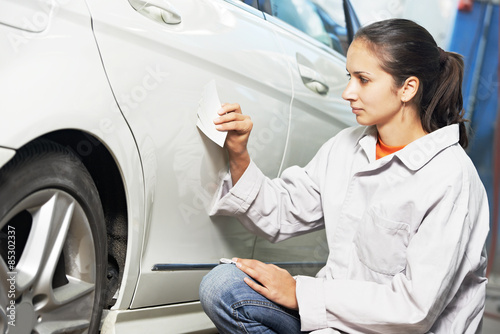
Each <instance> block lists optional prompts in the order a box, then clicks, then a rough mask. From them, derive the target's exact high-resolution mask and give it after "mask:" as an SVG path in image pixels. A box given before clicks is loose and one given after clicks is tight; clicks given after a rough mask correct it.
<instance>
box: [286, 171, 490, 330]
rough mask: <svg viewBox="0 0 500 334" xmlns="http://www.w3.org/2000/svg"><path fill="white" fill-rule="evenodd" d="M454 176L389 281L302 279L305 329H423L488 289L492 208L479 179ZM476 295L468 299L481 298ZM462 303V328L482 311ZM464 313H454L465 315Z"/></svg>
mask: <svg viewBox="0 0 500 334" xmlns="http://www.w3.org/2000/svg"><path fill="white" fill-rule="evenodd" d="M470 181H471V180H469V179H467V177H463V178H459V179H456V183H455V186H450V187H448V188H447V190H446V191H445V193H444V194H443V197H442V198H441V199H440V200H439V202H438V203H435V206H433V207H431V208H430V210H429V212H428V214H427V216H426V217H425V219H424V220H423V221H422V223H421V225H420V227H419V229H418V231H417V233H416V234H415V235H414V236H413V238H412V239H411V240H410V241H409V244H408V247H407V266H406V271H404V272H401V273H398V274H396V275H395V276H394V277H393V279H392V281H391V283H390V284H378V283H374V282H369V281H356V280H342V279H324V278H313V277H304V276H299V277H297V288H296V291H297V299H298V303H299V311H300V317H301V325H302V330H303V331H312V330H316V329H321V328H326V327H331V328H336V329H339V330H341V331H345V332H348V333H426V332H428V331H429V330H430V329H431V327H432V326H433V324H434V323H435V322H436V319H437V318H438V317H439V316H440V315H441V314H442V312H443V310H444V309H445V308H446V306H447V305H448V304H449V303H450V301H452V299H453V298H456V297H457V295H459V294H460V290H461V289H467V288H469V286H477V285H481V286H482V288H484V286H485V284H486V279H485V278H484V269H485V258H484V257H483V256H480V254H482V255H484V253H482V250H483V249H484V241H485V239H486V236H487V232H488V227H487V225H488V206H487V199H486V194H485V191H484V188H483V187H482V185H481V184H480V182H479V181H474V180H472V183H474V184H473V185H472V186H471V185H470ZM480 295H481V294H477V295H476V296H474V297H471V298H480ZM460 305H461V307H459V308H464V309H466V308H467V307H470V308H474V309H473V310H471V309H468V310H466V311H465V312H464V315H465V316H464V319H461V321H463V323H464V324H463V327H462V328H453V329H450V330H448V331H441V332H446V333H450V332H454V333H459V332H460V333H464V331H462V330H464V328H467V321H471V319H470V318H468V317H470V315H471V314H480V313H481V312H482V308H481V302H478V301H477V300H475V301H473V300H472V299H469V300H464V301H463V302H461V304H460ZM460 311H462V310H452V312H460Z"/></svg>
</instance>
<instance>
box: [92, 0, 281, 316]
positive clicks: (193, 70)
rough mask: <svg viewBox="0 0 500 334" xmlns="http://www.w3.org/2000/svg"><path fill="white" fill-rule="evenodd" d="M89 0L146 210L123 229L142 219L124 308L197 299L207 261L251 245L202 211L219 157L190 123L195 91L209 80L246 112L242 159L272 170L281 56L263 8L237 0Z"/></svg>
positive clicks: (276, 154) (247, 250)
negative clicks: (247, 133) (136, 158)
mask: <svg viewBox="0 0 500 334" xmlns="http://www.w3.org/2000/svg"><path fill="white" fill-rule="evenodd" d="M88 3H89V7H90V10H91V13H92V17H93V28H94V33H95V37H96V40H97V43H98V46H99V49H100V52H101V56H102V60H103V64H104V66H105V70H106V73H107V75H108V78H109V82H110V84H111V87H112V89H113V92H114V94H115V97H116V100H117V102H118V105H119V106H120V110H119V111H118V110H117V112H121V113H122V114H123V115H124V117H125V118H126V120H127V122H128V124H129V126H130V129H131V131H132V132H133V134H134V136H135V139H136V142H137V146H138V148H139V151H140V155H141V157H142V163H143V171H142V172H143V173H144V179H145V198H146V203H145V204H144V205H145V206H146V210H145V211H146V212H147V215H146V216H145V217H139V219H138V221H131V222H130V224H131V225H132V228H131V229H129V231H130V232H129V233H133V232H134V228H133V226H134V225H135V224H146V234H145V235H144V245H143V253H142V258H141V263H140V271H141V274H140V277H139V279H138V284H137V288H136V292H135V295H134V299H133V301H132V305H131V307H132V308H138V307H145V306H152V305H162V304H171V303H175V302H184V301H190V300H197V299H198V286H199V283H200V281H201V278H202V276H203V275H204V274H205V273H206V272H207V271H208V269H209V267H210V266H211V265H215V263H217V261H218V259H219V258H220V257H232V256H239V257H251V256H252V251H253V246H254V242H255V237H254V236H253V235H251V234H249V233H248V232H247V231H246V230H245V229H244V228H243V227H242V226H241V225H240V224H239V223H238V222H236V221H235V220H234V219H229V218H225V217H215V218H210V217H209V216H208V214H207V212H208V208H209V207H210V204H211V203H212V199H213V195H214V193H215V190H216V186H217V184H218V182H219V180H220V177H221V175H222V174H223V173H224V172H225V171H226V169H227V160H226V155H225V152H224V150H223V149H222V148H220V147H219V146H217V145H216V144H214V143H213V142H211V141H210V140H209V139H207V137H205V136H204V135H203V134H202V133H201V132H200V131H199V130H198V129H197V128H196V122H197V109H198V105H199V103H200V98H201V94H202V90H203V88H204V86H205V85H206V84H207V83H209V82H210V81H211V80H215V84H216V87H217V90H218V94H219V97H220V100H221V101H222V102H238V103H240V104H241V106H242V109H243V112H244V113H246V114H249V115H250V116H251V117H252V120H253V122H254V129H255V130H254V132H253V133H252V136H251V138H250V142H249V149H250V151H251V154H252V157H253V159H254V160H255V161H256V163H257V164H258V165H259V166H260V167H261V168H262V170H263V171H264V172H265V173H266V174H267V175H268V176H270V177H275V176H277V175H278V171H279V166H280V163H281V161H282V158H283V154H284V151H285V143H286V134H287V129H288V120H289V112H290V109H289V108H290V100H291V98H290V97H291V79H290V73H289V67H288V63H287V62H285V61H284V59H283V54H282V51H281V49H280V48H279V47H278V46H277V43H276V36H275V34H274V32H273V31H272V30H269V29H268V27H269V26H270V25H269V23H268V22H266V21H265V20H264V17H263V14H262V13H261V12H259V11H257V10H255V9H254V8H252V7H251V6H248V5H246V4H244V3H241V2H240V1H230V0H227V1H224V0H168V1H160V0H155V1H148V2H145V1H141V0H130V1H127V0H108V1H101V0H88ZM131 149H134V148H131ZM137 173H141V171H137ZM129 279H134V278H129Z"/></svg>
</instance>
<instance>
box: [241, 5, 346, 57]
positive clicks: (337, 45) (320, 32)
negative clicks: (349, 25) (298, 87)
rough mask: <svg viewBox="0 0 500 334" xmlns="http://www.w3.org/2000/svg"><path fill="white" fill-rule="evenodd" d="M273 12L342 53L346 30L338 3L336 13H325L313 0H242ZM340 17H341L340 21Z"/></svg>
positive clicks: (267, 11) (265, 10)
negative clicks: (333, 14)
mask: <svg viewBox="0 0 500 334" xmlns="http://www.w3.org/2000/svg"><path fill="white" fill-rule="evenodd" d="M242 1H243V2H245V3H247V4H250V5H252V6H254V7H255V5H257V8H259V9H260V10H261V11H263V12H265V13H267V14H269V15H272V16H274V17H276V18H278V19H280V20H282V21H284V22H286V23H288V24H289V25H291V26H293V27H294V28H296V29H298V30H300V31H302V32H304V33H306V34H307V35H309V36H311V37H312V38H314V39H316V40H318V41H319V42H321V43H323V44H325V45H327V46H328V47H330V48H332V49H334V50H335V51H337V52H339V53H341V54H343V55H345V54H346V50H347V45H346V41H347V37H346V36H347V31H346V28H345V20H344V19H343V17H344V11H343V9H342V6H340V9H339V11H335V16H332V15H331V12H327V11H325V10H324V9H323V7H322V6H320V5H318V4H317V3H316V2H315V0H242ZM339 18H342V20H339Z"/></svg>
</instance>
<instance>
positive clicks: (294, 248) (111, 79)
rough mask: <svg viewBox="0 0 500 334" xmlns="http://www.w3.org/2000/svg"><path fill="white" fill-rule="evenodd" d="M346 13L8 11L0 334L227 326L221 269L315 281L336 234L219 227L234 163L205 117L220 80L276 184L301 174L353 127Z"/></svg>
mask: <svg viewBox="0 0 500 334" xmlns="http://www.w3.org/2000/svg"><path fill="white" fill-rule="evenodd" d="M344 2H345V3H346V4H347V5H345V6H343V7H342V6H341V7H340V8H341V10H344V12H343V14H342V15H341V16H342V17H344V21H346V22H347V23H348V24H347V26H346V24H345V23H344V22H336V21H335V20H333V19H331V17H330V16H328V14H326V12H325V11H322V9H321V8H320V9H318V8H319V7H318V6H317V5H315V4H313V3H312V2H309V0H300V1H298V0H294V1H292V0H258V1H257V0H253V1H252V0H250V1H248V0H246V1H237V0H152V1H146V0H0V8H1V10H0V50H2V51H1V53H0V115H1V119H2V121H1V122H0V168H1V169H0V242H1V247H0V248H1V249H0V254H1V258H0V332H2V333H6V332H8V333H82V332H90V333H96V332H97V331H98V330H99V328H101V333H202V332H207V333H208V332H214V326H213V325H212V324H211V322H210V320H209V319H208V318H207V317H206V316H205V315H204V313H203V311H202V309H201V307H200V304H199V302H198V285H199V283H200V281H201V278H202V277H203V275H205V274H206V273H207V272H208V271H209V270H210V269H211V268H213V267H214V266H215V265H216V264H217V263H218V261H219V258H222V257H229V258H230V257H233V256H238V257H244V258H258V259H260V260H263V261H268V262H273V263H277V264H280V265H282V266H283V267H285V268H287V269H288V270H290V271H291V272H292V273H302V274H308V275H313V274H314V273H315V272H316V271H317V270H318V269H319V268H320V267H321V266H322V265H323V264H324V262H325V259H326V256H327V254H326V252H327V247H326V242H325V237H324V233H323V232H315V233H312V234H309V235H306V236H302V237H298V238H295V239H293V240H290V241H286V242H283V243H282V244H276V245H273V244H270V243H268V242H267V241H264V240H262V239H260V238H257V237H255V236H254V235H252V234H251V233H249V232H248V231H246V230H245V229H244V228H243V227H242V226H241V225H240V224H239V223H238V222H237V221H235V220H233V219H230V218H227V217H210V216H209V215H208V209H209V208H210V206H211V203H212V201H213V198H214V194H215V192H216V191H217V185H218V183H219V181H220V178H221V177H222V176H223V175H224V173H225V171H226V169H227V168H226V164H227V159H226V156H225V151H224V149H223V148H221V147H219V146H217V145H216V144H214V143H213V142H212V141H211V140H210V139H208V138H207V137H205V135H204V134H203V133H202V132H201V131H200V130H199V129H198V128H197V127H196V123H197V111H198V108H199V105H200V103H201V102H202V101H200V98H201V95H202V91H203V87H205V85H206V84H207V83H208V82H211V81H214V82H215V84H216V89H217V92H218V95H219V98H220V100H221V101H227V102H238V103H240V105H241V106H242V108H243V110H244V112H245V113H247V114H249V115H251V117H252V120H253V122H254V131H253V134H252V136H251V139H250V143H249V147H250V150H251V155H252V157H253V159H254V160H255V162H256V163H257V164H258V165H259V166H260V167H261V169H262V170H263V171H264V172H265V173H266V174H267V175H268V176H269V177H275V176H277V175H279V174H280V172H281V171H282V170H283V169H284V168H286V167H288V166H290V165H295V164H298V165H304V164H306V163H307V162H308V161H309V159H311V157H312V156H313V155H314V153H315V152H316V150H317V149H318V148H319V146H320V145H321V144H322V143H324V142H325V141H326V140H327V139H328V138H330V137H332V136H333V135H335V134H336V133H337V132H338V131H339V130H341V129H342V128H345V127H347V126H350V125H353V124H354V123H355V119H354V117H353V115H352V114H351V112H350V109H349V106H348V104H346V103H344V101H342V99H341V92H342V90H343V89H344V87H345V85H346V83H347V77H346V75H345V73H346V72H345V50H346V47H347V45H348V43H349V41H350V40H351V39H352V33H353V31H354V30H355V28H356V25H355V24H353V22H355V21H356V20H355V15H354V13H353V12H352V8H351V7H350V6H349V3H348V1H347V2H346V1H344ZM342 8H343V9H342ZM337 14H338V13H337ZM329 20H331V22H330V21H329ZM327 22H329V23H328V24H327ZM332 22H333V23H332Z"/></svg>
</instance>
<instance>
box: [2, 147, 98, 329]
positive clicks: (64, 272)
mask: <svg viewBox="0 0 500 334" xmlns="http://www.w3.org/2000/svg"><path fill="white" fill-rule="evenodd" d="M0 243H1V247H0V248H1V251H0V252H1V258H0V330H2V332H3V333H5V332H6V331H8V333H9V334H10V333H39V334H43V333H86V332H89V333H97V332H98V330H99V324H100V318H101V313H102V303H103V291H104V282H105V271H106V258H107V249H106V229H105V221H104V214H103V210H102V205H101V202H100V199H99V194H98V191H97V189H96V186H95V184H94V182H93V180H92V177H91V176H90V174H89V173H88V171H87V169H86V168H85V166H84V165H83V164H82V162H81V161H80V160H79V159H78V158H77V157H76V155H75V154H73V153H71V151H69V150H67V149H65V148H64V147H62V146H60V145H58V144H55V143H53V142H49V141H40V142H37V143H34V144H30V145H28V146H26V147H25V148H23V149H21V150H19V151H18V152H17V153H16V156H15V157H14V159H13V160H12V161H10V162H9V163H8V164H7V165H6V166H5V167H4V168H2V170H0Z"/></svg>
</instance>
